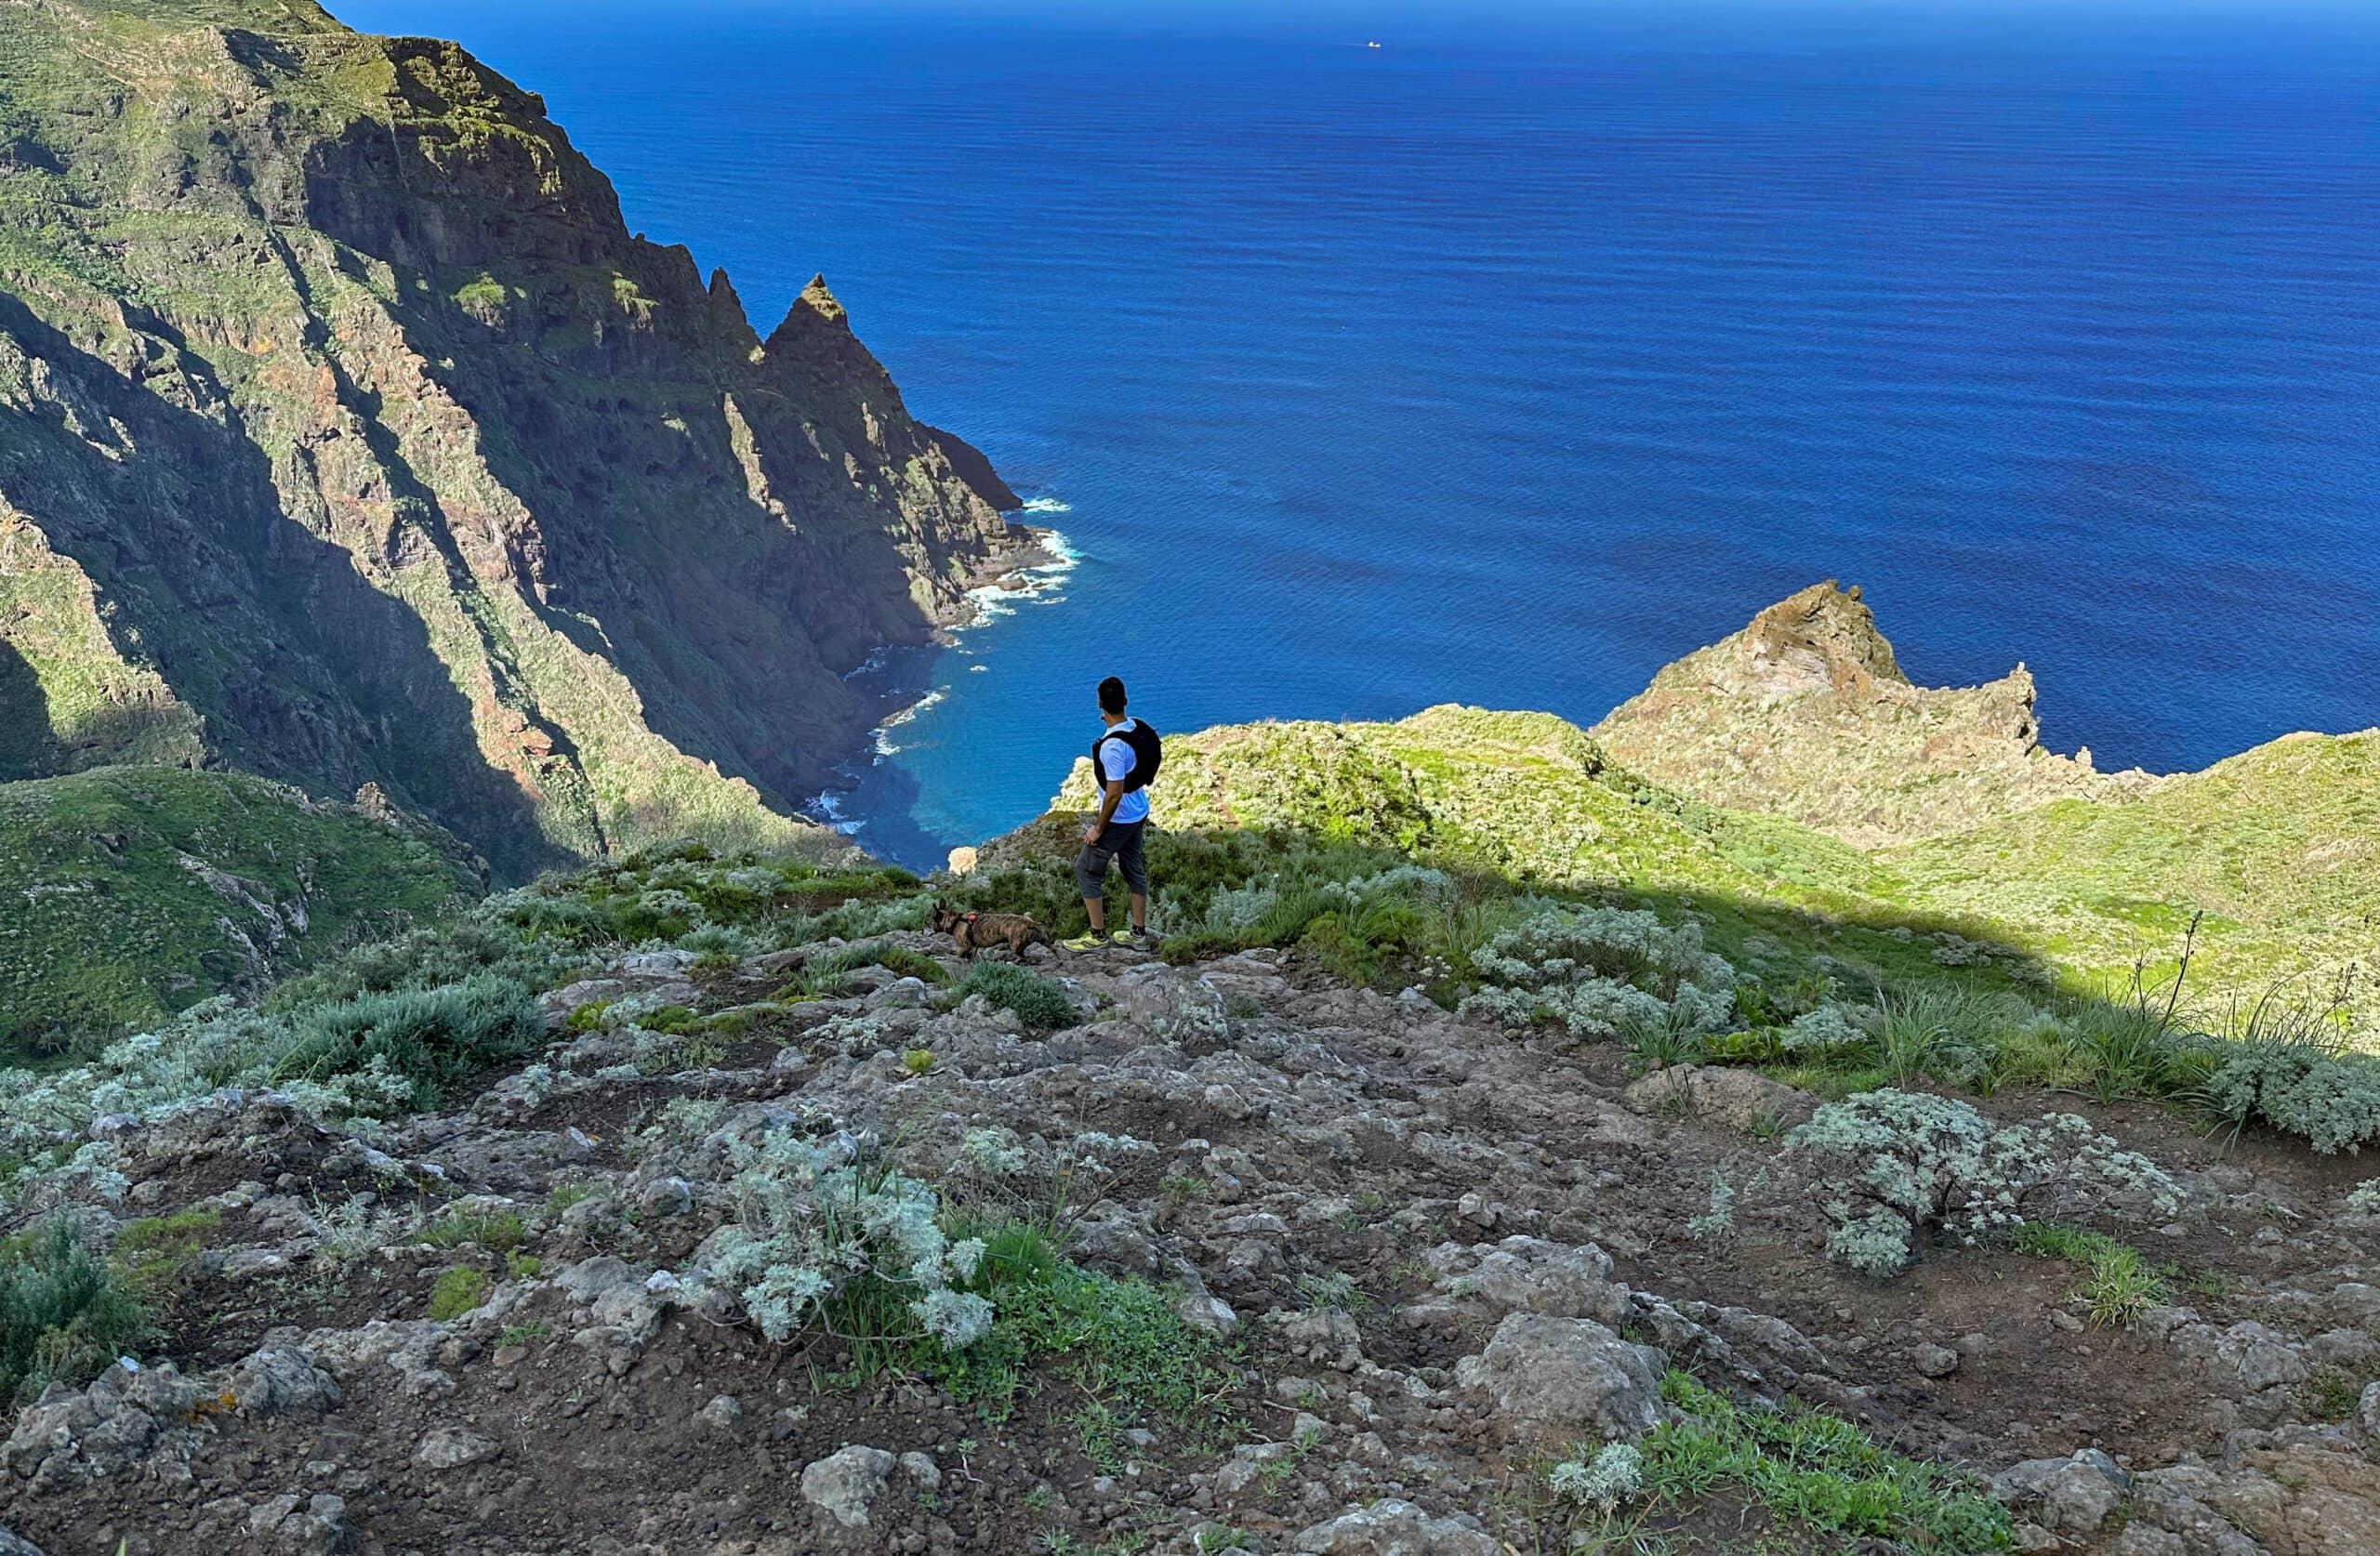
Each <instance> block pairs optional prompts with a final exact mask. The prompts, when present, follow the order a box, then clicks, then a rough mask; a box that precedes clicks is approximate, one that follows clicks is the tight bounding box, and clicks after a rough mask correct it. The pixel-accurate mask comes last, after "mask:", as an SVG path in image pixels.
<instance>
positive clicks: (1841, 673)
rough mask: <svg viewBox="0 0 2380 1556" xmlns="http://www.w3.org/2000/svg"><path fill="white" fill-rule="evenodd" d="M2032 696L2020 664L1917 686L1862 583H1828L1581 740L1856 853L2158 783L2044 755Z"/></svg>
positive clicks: (1683, 787)
mask: <svg viewBox="0 0 2380 1556" xmlns="http://www.w3.org/2000/svg"><path fill="white" fill-rule="evenodd" d="M2034 696H2035V692H2034V687H2033V678H2032V675H2031V674H2030V672H2029V671H2028V670H2027V669H2026V668H2025V667H2024V666H2022V665H2019V666H2016V669H2014V670H2012V671H2010V672H2009V673H2008V674H2007V675H2005V676H2003V677H2002V678H2001V679H1998V680H1995V681H1990V682H1987V683H1986V684H1984V685H1981V686H1969V687H1924V686H1918V685H1915V684H1913V683H1912V682H1911V680H1910V679H1909V678H1908V676H1906V675H1904V674H1903V673H1902V671H1901V668H1900V665H1899V662H1898V661H1897V659H1896V658H1895V657H1894V654H1893V647H1892V644H1891V643H1890V642H1889V641H1888V640H1886V639H1885V638H1884V634H1883V633H1882V632H1880V631H1878V630H1877V628H1876V621H1875V616H1874V615H1873V613H1871V612H1870V611H1869V609H1868V607H1867V605H1866V604H1865V603H1864V602H1863V601H1862V600H1860V598H1859V589H1858V586H1857V585H1854V586H1853V587H1850V588H1849V589H1842V588H1838V587H1836V585H1835V582H1834V580H1832V579H1829V580H1827V581H1826V582H1824V583H1820V584H1813V585H1811V586H1810V587H1808V588H1805V589H1803V590H1802V591H1800V592H1799V593H1797V594H1793V595H1791V596H1789V597H1787V598H1786V599H1784V600H1779V601H1778V602H1777V603H1776V604H1774V605H1771V606H1769V607H1768V608H1767V609H1766V610H1765V611H1763V612H1761V613H1759V614H1758V615H1756V616H1754V617H1752V622H1751V624H1750V625H1749V626H1746V627H1745V628H1744V629H1743V630H1742V631H1740V632H1738V633H1735V634H1734V635H1732V636H1730V637H1727V638H1724V639H1722V640H1719V641H1718V642H1715V643H1713V644H1712V645H1711V646H1709V647H1708V648H1703V649H1698V650H1696V651H1695V652H1694V653H1689V654H1687V655H1686V657H1685V658H1683V659H1681V660H1678V661H1677V662H1676V663H1675V664H1673V665H1671V666H1668V667H1666V668H1664V669H1663V670H1662V671H1661V672H1660V673H1659V674H1658V675H1656V676H1655V677H1654V678H1653V681H1652V684H1651V685H1650V686H1648V687H1646V689H1645V690H1644V691H1643V692H1639V693H1637V694H1636V695H1635V696H1633V697H1632V698H1630V699H1629V700H1628V701H1627V702H1625V703H1622V704H1621V705H1620V706H1619V707H1617V708H1614V709H1613V710H1612V711H1611V712H1610V713H1609V714H1607V715H1606V716H1605V718H1604V719H1603V721H1602V722H1600V723H1598V724H1596V725H1595V726H1594V727H1593V729H1591V730H1590V731H1588V733H1589V734H1590V735H1592V736H1593V738H1594V739H1595V740H1596V741H1597V742H1598V743H1600V745H1602V746H1603V748H1604V750H1605V751H1606V752H1607V754H1608V755H1609V756H1610V758H1611V759H1612V761H1613V762H1615V763H1616V764H1618V765H1619V766H1620V767H1623V768H1626V769H1628V770H1629V771H1633V772H1637V773H1641V774H1642V775H1644V776H1645V777H1647V778H1650V779H1652V780H1653V781H1654V782H1656V783H1659V784H1661V785H1666V786H1668V787H1671V788H1673V789H1675V790H1677V791H1679V792H1680V793H1683V794H1687V795H1691V796H1693V797H1694V798H1697V799H1700V800H1703V801H1705V802H1707V803H1709V804H1712V805H1725V806H1728V807H1731V808H1733V809H1737V810H1745V811H1774V812H1776V813H1778V814H1780V815H1785V816H1790V817H1792V819H1793V820H1795V821H1798V822H1800V823H1802V824H1805V825H1807V826H1812V827H1816V828H1818V830H1820V831H1823V832H1829V833H1831V834H1833V835H1834V836H1836V837H1841V838H1842V839H1844V840H1845V842H1849V843H1853V844H1857V845H1858V846H1861V847H1873V846H1877V845H1880V844H1885V843H1894V842H1902V841H1907V840H1909V839H1911V838H1917V837H1939V836H1943V835H1945V834H1949V833H1953V832H1959V831H1964V830H1965V829H1966V828H1969V827H1972V826H1974V825H1976V824H1978V823H1981V822H1984V821H1988V820H1990V819H1992V818H1994V817H1997V816H2002V815H2006V814H2009V813H2011V812H2013V811H2025V810H2030V809H2032V808H2033V807H2035V806H2039V805H2045V804H2047V803H2049V802H2050V801H2051V800H2054V799H2068V798H2082V799H2100V800H2105V799H2110V798H2122V797H2123V796H2125V795H2127V794H2131V793H2135V792H2137V791H2139V790H2140V789H2141V788H2143V787H2145V786H2147V785H2149V784H2150V783H2151V782H2153V780H2151V779H2150V778H2149V775H2148V774H2146V773H2140V772H2125V773H2102V772H2099V771H2096V770H2095V769H2094V768H2093V767H2092V765H2091V759H2090V754H2089V752H2087V751H2084V752H2081V753H2078V754H2077V755H2075V756H2073V757H2063V756H2059V755H2057V754H2056V753H2054V752H2051V751H2049V750H2046V749H2044V748H2043V745H2042V744H2041V727H2040V723H2039V721H2038V719H2036V718H2035V717H2034V712H2033V704H2034Z"/></svg>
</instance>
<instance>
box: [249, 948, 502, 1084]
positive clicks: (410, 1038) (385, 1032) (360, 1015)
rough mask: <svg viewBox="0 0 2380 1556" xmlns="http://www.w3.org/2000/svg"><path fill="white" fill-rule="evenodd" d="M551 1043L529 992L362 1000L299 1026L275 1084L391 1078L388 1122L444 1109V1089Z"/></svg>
mask: <svg viewBox="0 0 2380 1556" xmlns="http://www.w3.org/2000/svg"><path fill="white" fill-rule="evenodd" d="M544 1035H545V1020H544V1017H543V1015H542V1014H541V1012H540V1011H539V1010H538V1009H537V1002H536V999H535V998H533V997H532V996H530V994H529V991H528V990H527V989H525V988H523V987H522V986H521V985H520V984H518V983H516V982H512V981H511V980H509V979H506V978H494V977H482V978H473V979H469V980H467V981H465V982H460V983H450V984H447V985H445V986H444V987H442V988H435V989H405V990H400V991H397V992H395V993H391V994H377V995H359V996H355V997H354V998H352V999H348V1000H343V1001H341V1002H339V1003H338V1004H336V1005H332V1006H327V1007H324V1008H323V1009H316V1010H312V1011H310V1012H308V1013H307V1014H305V1015H304V1016H302V1017H300V1018H298V1022H297V1024H296V1030H295V1039H296V1040H295V1041H294V1042H293V1043H292V1044H291V1046H290V1048H289V1049H288V1051H287V1052H286V1053H284V1055H283V1056H282V1058H281V1060H280V1062H278V1063H277V1064H276V1065H275V1066H274V1068H273V1078H274V1079H275V1080H276V1081H290V1080H305V1081H314V1082H318V1083H319V1082H322V1081H324V1080H327V1079H329V1078H330V1077H333V1076H336V1075H347V1074H351V1073H356V1072H364V1071H370V1072H373V1073H375V1074H377V1075H383V1076H385V1077H387V1079H388V1081H389V1082H390V1086H389V1088H388V1091H387V1094H386V1102H387V1104H388V1105H386V1106H385V1107H383V1108H381V1109H377V1110H375V1109H371V1108H368V1107H367V1108H364V1109H359V1111H362V1112H375V1111H377V1112H378V1113H380V1114H381V1115H383V1116H387V1115H389V1114H395V1113H400V1112H403V1111H405V1110H406V1109H408V1108H411V1109H425V1108H432V1107H435V1106H437V1105H438V1101H439V1099H440V1098H441V1097H442V1096H443V1094H444V1090H445V1088H448V1087H450V1086H454V1085H456V1084H457V1083H459V1082H462V1081H465V1080H468V1079H469V1078H470V1077H471V1076H473V1075H477V1074H478V1073H479V1072H480V1071H482V1070H484V1069H486V1068H487V1067H489V1066H490V1065H493V1064H497V1063H501V1062H504V1061H506V1060H509V1059H515V1058H518V1057H519V1056H521V1055H522V1054H524V1053H526V1052H528V1051H529V1050H530V1048H533V1047H534V1046H536V1044H537V1043H538V1042H540V1041H542V1040H543V1038H544Z"/></svg>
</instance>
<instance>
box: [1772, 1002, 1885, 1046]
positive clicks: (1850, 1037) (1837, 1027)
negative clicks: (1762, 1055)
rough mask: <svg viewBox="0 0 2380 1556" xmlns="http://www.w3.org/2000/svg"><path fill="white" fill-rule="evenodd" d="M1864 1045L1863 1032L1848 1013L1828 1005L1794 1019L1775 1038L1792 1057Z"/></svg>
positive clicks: (1866, 1038)
mask: <svg viewBox="0 0 2380 1556" xmlns="http://www.w3.org/2000/svg"><path fill="white" fill-rule="evenodd" d="M1866 1041H1868V1033H1867V1031H1866V1029H1865V1028H1863V1027H1860V1026H1858V1025H1857V1024H1856V1023H1855V1022H1853V1021H1852V1019H1851V1013H1850V1012H1849V1011H1847V1010H1845V1009H1844V1008H1843V1007H1842V1006H1840V1005H1836V1004H1833V1003H1831V1002H1830V1003H1828V1004H1825V1005H1821V1006H1819V1007H1818V1009H1815V1010H1810V1011H1806V1012H1805V1013H1804V1014H1802V1015H1799V1016H1796V1017H1794V1018H1793V1022H1792V1025H1790V1026H1787V1027H1785V1028H1783V1029H1782V1030H1780V1031H1779V1032H1778V1034H1777V1046H1778V1048H1782V1049H1784V1050H1785V1051H1786V1052H1787V1053H1789V1054H1796V1055H1799V1054H1819V1053H1830V1052H1833V1051H1835V1050H1838V1049H1842V1048H1852V1047H1855V1046H1857V1045H1858V1044H1861V1043H1864V1042H1866Z"/></svg>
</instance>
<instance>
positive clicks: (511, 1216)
mask: <svg viewBox="0 0 2380 1556" xmlns="http://www.w3.org/2000/svg"><path fill="white" fill-rule="evenodd" d="M526 1235H527V1227H526V1225H525V1223H523V1222H522V1220H521V1217H520V1214H519V1213H518V1212H516V1211H511V1210H449V1211H447V1212H446V1213H445V1214H444V1215H443V1216H440V1217H439V1218H438V1219H437V1220H433V1221H431V1222H430V1224H429V1225H428V1226H426V1227H424V1228H422V1229H421V1240H422V1241H423V1242H425V1243H427V1244H429V1245H430V1246H432V1247H434V1248H459V1247H461V1246H463V1245H464V1244H466V1243H476V1244H478V1245H479V1246H481V1247H483V1248H485V1249H486V1250H487V1251H488V1252H490V1253H498V1254H500V1253H509V1252H510V1251H511V1250H512V1249H514V1248H517V1247H519V1246H521V1242H522V1238H523V1237H525V1236H526Z"/></svg>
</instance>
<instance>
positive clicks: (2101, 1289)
mask: <svg viewBox="0 0 2380 1556" xmlns="http://www.w3.org/2000/svg"><path fill="white" fill-rule="evenodd" d="M2009 1241H2010V1243H2011V1244H2012V1246H2015V1247H2016V1249H2017V1250H2018V1251H2020V1252H2023V1253H2030V1254H2039V1255H2040V1256H2042V1257H2043V1258H2044V1259H2064V1260H2065V1261H2066V1262H2067V1263H2069V1264H2073V1265H2078V1266H2080V1267H2081V1268H2082V1269H2083V1272H2084V1278H2083V1284H2082V1285H2081V1286H2077V1287H2076V1288H2075V1292H2074V1294H2075V1295H2076V1296H2078V1297H2080V1298H2082V1299H2083V1301H2084V1302H2085V1303H2087V1304H2088V1305H2089V1308H2090V1319H2091V1324H2092V1326H2093V1327H2095V1328H2107V1327H2110V1326H2113V1327H2118V1328H2125V1329H2129V1328H2131V1327H2132V1326H2133V1325H2136V1324H2138V1323H2139V1322H2140V1319H2141V1316H2142V1315H2143V1314H2144V1313H2146V1312H2148V1311H2149V1309H2151V1308H2154V1307H2158V1306H2161V1305H2162V1304H2163V1302H2164V1301H2165V1299H2166V1297H2167V1295H2168V1293H2167V1291H2166V1287H2165V1282H2164V1279H2163V1277H2162V1276H2161V1275H2159V1274H2158V1272H2156V1271H2155V1270H2154V1269H2152V1268H2150V1267H2149V1262H2148V1261H2147V1260H2146V1259H2142V1258H2141V1257H2140V1251H2139V1250H2138V1249H2136V1248H2135V1247H2133V1246H2131V1245H2130V1244H2127V1243H2119V1242H2117V1241H2116V1240H2115V1239H2114V1238H2112V1237H2109V1236H2108V1235H2107V1234H2106V1233H2098V1232H2093V1231H2090V1230H2089V1229H2088V1228H2084V1227H2073V1226H2067V1225H2064V1224H2062V1223H2059V1222H2056V1221H2028V1222H2026V1223H2025V1224H2024V1225H2023V1226H2020V1227H2018V1228H2016V1230H2015V1231H2014V1232H2013V1233H2010V1237H2009Z"/></svg>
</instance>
